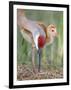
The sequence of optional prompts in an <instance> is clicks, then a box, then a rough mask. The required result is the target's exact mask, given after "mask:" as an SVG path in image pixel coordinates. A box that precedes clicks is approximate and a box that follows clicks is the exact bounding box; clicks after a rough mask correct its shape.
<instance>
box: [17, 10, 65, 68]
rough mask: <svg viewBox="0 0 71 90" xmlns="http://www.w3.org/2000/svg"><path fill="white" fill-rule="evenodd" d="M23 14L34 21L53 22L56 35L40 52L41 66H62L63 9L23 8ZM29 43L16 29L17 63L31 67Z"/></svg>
mask: <svg viewBox="0 0 71 90" xmlns="http://www.w3.org/2000/svg"><path fill="white" fill-rule="evenodd" d="M24 13H25V16H26V17H27V18H29V19H31V20H34V21H41V22H43V23H45V25H47V26H48V25H49V24H55V25H56V27H57V32H58V37H57V38H55V40H54V42H53V43H52V44H51V45H49V46H46V47H45V48H44V49H43V52H42V68H45V69H47V68H48V67H49V68H51V67H52V68H62V67H63V11H45V10H43V11H42V10H24ZM31 51H32V48H31V44H30V43H28V42H27V41H25V39H24V38H23V37H22V35H21V33H20V31H19V28H18V29H17V63H18V64H26V65H28V66H29V67H31V66H32V65H31V56H32V55H31ZM35 62H36V65H37V63H38V56H37V51H36V55H35Z"/></svg>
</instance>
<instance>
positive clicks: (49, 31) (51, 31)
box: [47, 24, 57, 38]
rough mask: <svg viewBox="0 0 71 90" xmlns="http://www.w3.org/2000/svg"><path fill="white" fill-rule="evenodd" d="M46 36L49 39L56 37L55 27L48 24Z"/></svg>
mask: <svg viewBox="0 0 71 90" xmlns="http://www.w3.org/2000/svg"><path fill="white" fill-rule="evenodd" d="M47 35H48V36H49V37H53V38H54V37H56V36H57V30H56V26H55V25H53V24H50V25H49V26H48V27H47Z"/></svg>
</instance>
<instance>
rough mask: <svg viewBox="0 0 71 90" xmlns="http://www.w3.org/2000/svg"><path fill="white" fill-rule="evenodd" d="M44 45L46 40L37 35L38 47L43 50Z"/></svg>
mask: <svg viewBox="0 0 71 90" xmlns="http://www.w3.org/2000/svg"><path fill="white" fill-rule="evenodd" d="M45 43H46V38H45V37H44V36H43V35H39V37H38V47H39V48H43V47H44V45H45Z"/></svg>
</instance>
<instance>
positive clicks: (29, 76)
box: [17, 64, 63, 81]
mask: <svg viewBox="0 0 71 90" xmlns="http://www.w3.org/2000/svg"><path fill="white" fill-rule="evenodd" d="M36 70H37V69H36ZM56 78H63V70H62V69H53V68H51V69H47V70H42V69H41V71H40V73H39V72H37V73H34V72H33V70H32V69H31V68H29V67H28V66H27V65H22V64H20V65H18V66H17V79H18V80H19V81H20V80H35V79H38V80H39V79H56Z"/></svg>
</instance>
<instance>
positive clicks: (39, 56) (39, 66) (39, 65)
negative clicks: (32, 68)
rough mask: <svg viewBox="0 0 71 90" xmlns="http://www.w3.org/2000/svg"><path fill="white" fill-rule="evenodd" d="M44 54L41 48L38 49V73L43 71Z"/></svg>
mask: <svg viewBox="0 0 71 90" xmlns="http://www.w3.org/2000/svg"><path fill="white" fill-rule="evenodd" d="M41 54H42V50H41V49H40V48H39V49H38V61H39V62H38V72H40V69H41V56H42V55H41Z"/></svg>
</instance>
